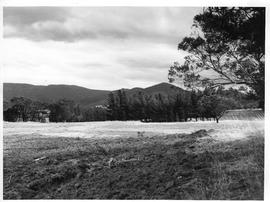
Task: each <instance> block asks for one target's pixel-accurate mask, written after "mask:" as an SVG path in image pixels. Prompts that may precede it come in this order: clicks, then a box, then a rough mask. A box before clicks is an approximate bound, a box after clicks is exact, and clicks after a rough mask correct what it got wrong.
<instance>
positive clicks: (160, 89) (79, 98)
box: [3, 83, 184, 107]
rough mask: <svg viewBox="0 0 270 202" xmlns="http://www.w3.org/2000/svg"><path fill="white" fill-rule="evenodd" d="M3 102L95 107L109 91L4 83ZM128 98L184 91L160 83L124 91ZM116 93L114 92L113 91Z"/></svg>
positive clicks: (100, 103)
mask: <svg viewBox="0 0 270 202" xmlns="http://www.w3.org/2000/svg"><path fill="white" fill-rule="evenodd" d="M3 87H4V88H3V93H4V100H5V101H9V100H10V99H11V98H13V97H26V98H30V99H32V100H36V101H41V102H47V103H51V102H55V101H57V100H59V99H63V98H65V99H69V100H73V101H75V102H76V103H79V104H80V105H81V106H84V107H88V106H95V105H102V104H106V100H107V96H108V94H109V93H110V92H111V91H106V90H92V89H88V88H84V87H80V86H75V85H48V86H40V85H31V84H20V83H4V85H3ZM124 90H125V92H126V93H127V95H128V96H132V95H134V94H137V93H139V92H142V93H143V94H146V95H154V94H159V93H160V94H162V95H165V96H167V95H176V94H177V93H179V92H183V91H184V90H183V89H181V88H178V87H176V86H174V85H171V84H168V83H160V84H157V85H154V86H150V87H148V88H132V89H124ZM113 92H116V91H113Z"/></svg>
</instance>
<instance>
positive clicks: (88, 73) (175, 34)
mask: <svg viewBox="0 0 270 202" xmlns="http://www.w3.org/2000/svg"><path fill="white" fill-rule="evenodd" d="M200 11H201V8H187V7H178V8H177V7H173V8H160V7H159V8H158V7H156V8H153V7H142V8H139V7H137V8H135V7H133V8H131V7H98V8H94V7H88V8H86V7H83V8H78V7H77V8H75V7H65V8H64V7H16V8H14V7H13V8H11V7H5V8H4V50H5V51H4V68H3V73H4V75H3V80H4V82H13V83H15V82H17V83H30V84H39V85H48V84H72V85H79V86H84V87H87V88H92V89H107V90H115V89H119V88H133V87H147V86H150V85H154V84H157V83H160V82H167V81H168V79H167V73H168V69H169V67H170V65H172V64H173V62H174V61H179V62H181V61H183V57H184V56H185V54H186V53H185V52H181V51H178V50H177V44H178V43H179V42H180V41H181V39H182V38H183V37H185V36H189V35H190V34H191V33H192V31H194V30H193V29H192V23H193V17H194V16H195V15H196V14H197V13H199V12H200Z"/></svg>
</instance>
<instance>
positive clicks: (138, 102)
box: [4, 87, 258, 122]
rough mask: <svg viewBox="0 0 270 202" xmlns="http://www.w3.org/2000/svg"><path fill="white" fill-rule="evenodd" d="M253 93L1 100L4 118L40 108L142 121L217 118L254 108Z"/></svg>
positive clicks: (58, 116) (56, 118)
mask: <svg viewBox="0 0 270 202" xmlns="http://www.w3.org/2000/svg"><path fill="white" fill-rule="evenodd" d="M255 98H256V97H254V96H253V95H252V94H244V93H241V92H239V90H236V89H233V88H230V89H228V90H225V89H224V88H223V87H219V88H216V89H212V88H206V89H205V90H203V91H199V90H198V91H195V90H193V91H180V92H179V93H177V94H175V95H167V94H166V95H165V94H162V93H158V94H150V95H149V94H145V93H143V92H137V93H134V94H131V95H127V92H126V91H125V90H118V91H116V92H111V93H110V94H109V95H108V99H107V104H106V105H99V106H94V107H88V108H85V107H81V106H80V105H79V104H77V103H75V102H74V101H72V100H66V99H61V100H58V101H57V102H54V103H43V102H39V101H33V100H31V99H29V98H24V97H14V98H12V99H11V100H10V101H9V102H7V101H5V102H4V120H5V121H18V118H20V120H21V121H39V120H38V118H37V116H38V113H39V112H40V111H42V110H49V111H50V113H49V115H48V117H49V120H50V122H85V121H106V120H121V121H127V120H141V121H144V122H175V121H190V120H192V119H193V120H194V121H195V120H196V121H197V120H207V119H210V118H213V119H215V120H217V121H218V120H219V118H220V116H221V115H222V113H223V112H224V111H225V110H227V109H236V108H254V107H256V106H257V104H258V102H256V101H255Z"/></svg>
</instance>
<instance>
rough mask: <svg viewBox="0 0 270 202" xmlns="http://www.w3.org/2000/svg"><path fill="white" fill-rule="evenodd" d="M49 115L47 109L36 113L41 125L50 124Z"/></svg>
mask: <svg viewBox="0 0 270 202" xmlns="http://www.w3.org/2000/svg"><path fill="white" fill-rule="evenodd" d="M50 113H51V111H50V110H49V109H42V110H38V111H37V117H38V121H39V122H41V123H49V122H50V119H49V117H50Z"/></svg>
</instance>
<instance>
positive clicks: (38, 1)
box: [0, 0, 270, 201]
mask: <svg viewBox="0 0 270 202" xmlns="http://www.w3.org/2000/svg"><path fill="white" fill-rule="evenodd" d="M3 6H4V7H5V6H14V7H24V6H59V7H60V6H61V7H65V6H141V7H163V6H164V7H170V6H181V7H205V6H250V7H258V6H262V7H267V9H266V46H265V48H266V68H265V76H266V77H265V92H266V96H265V123H266V124H265V189H264V193H265V196H264V200H265V201H268V200H270V181H269V176H270V173H269V170H270V156H269V154H270V149H269V145H270V137H268V134H269V132H270V125H269V123H270V119H269V118H270V116H269V115H270V114H269V112H270V111H269V110H270V106H269V104H270V99H269V98H270V91H269V90H270V87H269V85H270V82H269V79H270V70H269V66H270V61H269V57H270V44H269V42H270V40H269V36H270V30H269V27H270V24H269V23H270V21H269V19H270V11H269V10H270V1H269V0H268V1H267V0H188V1H181V0H155V1H146V0H136V1H135V0H80V1H79V0H0V32H1V37H0V81H1V83H0V93H1V94H0V103H1V104H0V113H1V114H0V131H1V132H0V135H1V137H0V145H1V152H0V154H1V155H0V158H1V160H0V162H1V163H0V165H1V168H0V172H1V174H0V179H1V181H0V189H1V190H0V194H1V196H0V200H1V199H3V180H2V179H3V149H2V148H3V135H2V134H3V121H2V120H3V100H2V99H3V87H2V81H3V80H2V75H3V74H2V66H3V65H2V64H3V63H2V57H1V55H2V51H4V50H2V46H1V44H2V40H3V9H2V7H3ZM267 123H268V124H267ZM10 201H15V200H10ZM16 201H18V200H16ZM31 201H35V200H31ZM54 201H60V200H54ZM72 201H82V200H72Z"/></svg>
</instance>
